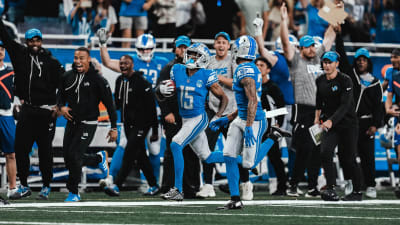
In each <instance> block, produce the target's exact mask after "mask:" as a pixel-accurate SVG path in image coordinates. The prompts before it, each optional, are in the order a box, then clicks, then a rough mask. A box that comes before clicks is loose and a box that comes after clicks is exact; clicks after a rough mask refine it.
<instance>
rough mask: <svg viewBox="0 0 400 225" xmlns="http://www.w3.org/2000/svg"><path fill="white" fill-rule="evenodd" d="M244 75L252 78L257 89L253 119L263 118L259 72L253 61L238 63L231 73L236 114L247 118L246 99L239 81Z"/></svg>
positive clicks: (244, 118) (243, 118)
mask: <svg viewBox="0 0 400 225" xmlns="http://www.w3.org/2000/svg"><path fill="white" fill-rule="evenodd" d="M246 77H250V78H252V79H254V81H255V85H256V89H257V112H256V117H255V120H257V121H258V120H262V119H264V118H265V113H264V111H263V110H262V106H261V81H262V77H261V73H260V71H259V70H258V68H257V66H256V65H255V64H254V63H253V62H248V63H242V64H239V65H238V67H237V68H236V70H235V73H234V75H233V91H234V92H235V97H236V104H237V107H238V116H239V117H240V118H241V119H242V120H247V106H248V99H247V96H246V93H245V90H244V88H243V86H242V84H241V83H240V81H241V80H242V79H244V78H246Z"/></svg>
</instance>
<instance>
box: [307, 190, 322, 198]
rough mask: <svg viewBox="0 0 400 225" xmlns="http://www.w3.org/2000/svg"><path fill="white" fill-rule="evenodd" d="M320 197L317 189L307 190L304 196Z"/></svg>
mask: <svg viewBox="0 0 400 225" xmlns="http://www.w3.org/2000/svg"><path fill="white" fill-rule="evenodd" d="M320 196H321V193H320V192H319V191H318V189H317V188H313V189H309V190H308V191H307V193H306V195H305V197H306V198H315V197H320Z"/></svg>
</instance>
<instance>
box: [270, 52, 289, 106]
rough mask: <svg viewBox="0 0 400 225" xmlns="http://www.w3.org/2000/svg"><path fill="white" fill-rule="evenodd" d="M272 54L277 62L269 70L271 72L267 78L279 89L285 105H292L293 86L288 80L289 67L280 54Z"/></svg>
mask: <svg viewBox="0 0 400 225" xmlns="http://www.w3.org/2000/svg"><path fill="white" fill-rule="evenodd" d="M274 54H275V55H276V56H277V57H278V61H277V62H276V64H275V65H274V66H273V67H272V68H271V72H269V77H270V79H271V80H272V81H273V82H274V83H275V84H277V85H278V87H279V88H280V89H281V91H282V93H283V98H284V99H285V103H286V105H293V104H294V93H293V85H292V82H291V80H290V74H289V66H288V64H287V62H286V59H285V57H284V56H283V55H282V54H280V53H279V52H274Z"/></svg>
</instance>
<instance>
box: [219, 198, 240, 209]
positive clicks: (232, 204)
mask: <svg viewBox="0 0 400 225" xmlns="http://www.w3.org/2000/svg"><path fill="white" fill-rule="evenodd" d="M229 209H243V203H242V201H240V200H239V201H233V200H229V202H228V203H227V204H226V205H224V206H222V207H218V208H217V210H229Z"/></svg>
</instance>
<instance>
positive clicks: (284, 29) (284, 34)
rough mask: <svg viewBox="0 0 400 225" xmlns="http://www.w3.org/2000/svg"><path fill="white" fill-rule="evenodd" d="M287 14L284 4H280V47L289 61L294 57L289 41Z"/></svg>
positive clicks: (293, 50)
mask: <svg viewBox="0 0 400 225" xmlns="http://www.w3.org/2000/svg"><path fill="white" fill-rule="evenodd" d="M288 23H289V16H288V13H287V8H286V6H285V4H282V6H281V41H282V49H283V55H284V56H285V58H286V59H287V60H288V61H291V60H292V59H293V57H294V53H295V49H294V46H292V45H291V44H290V42H289V29H288Z"/></svg>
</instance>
